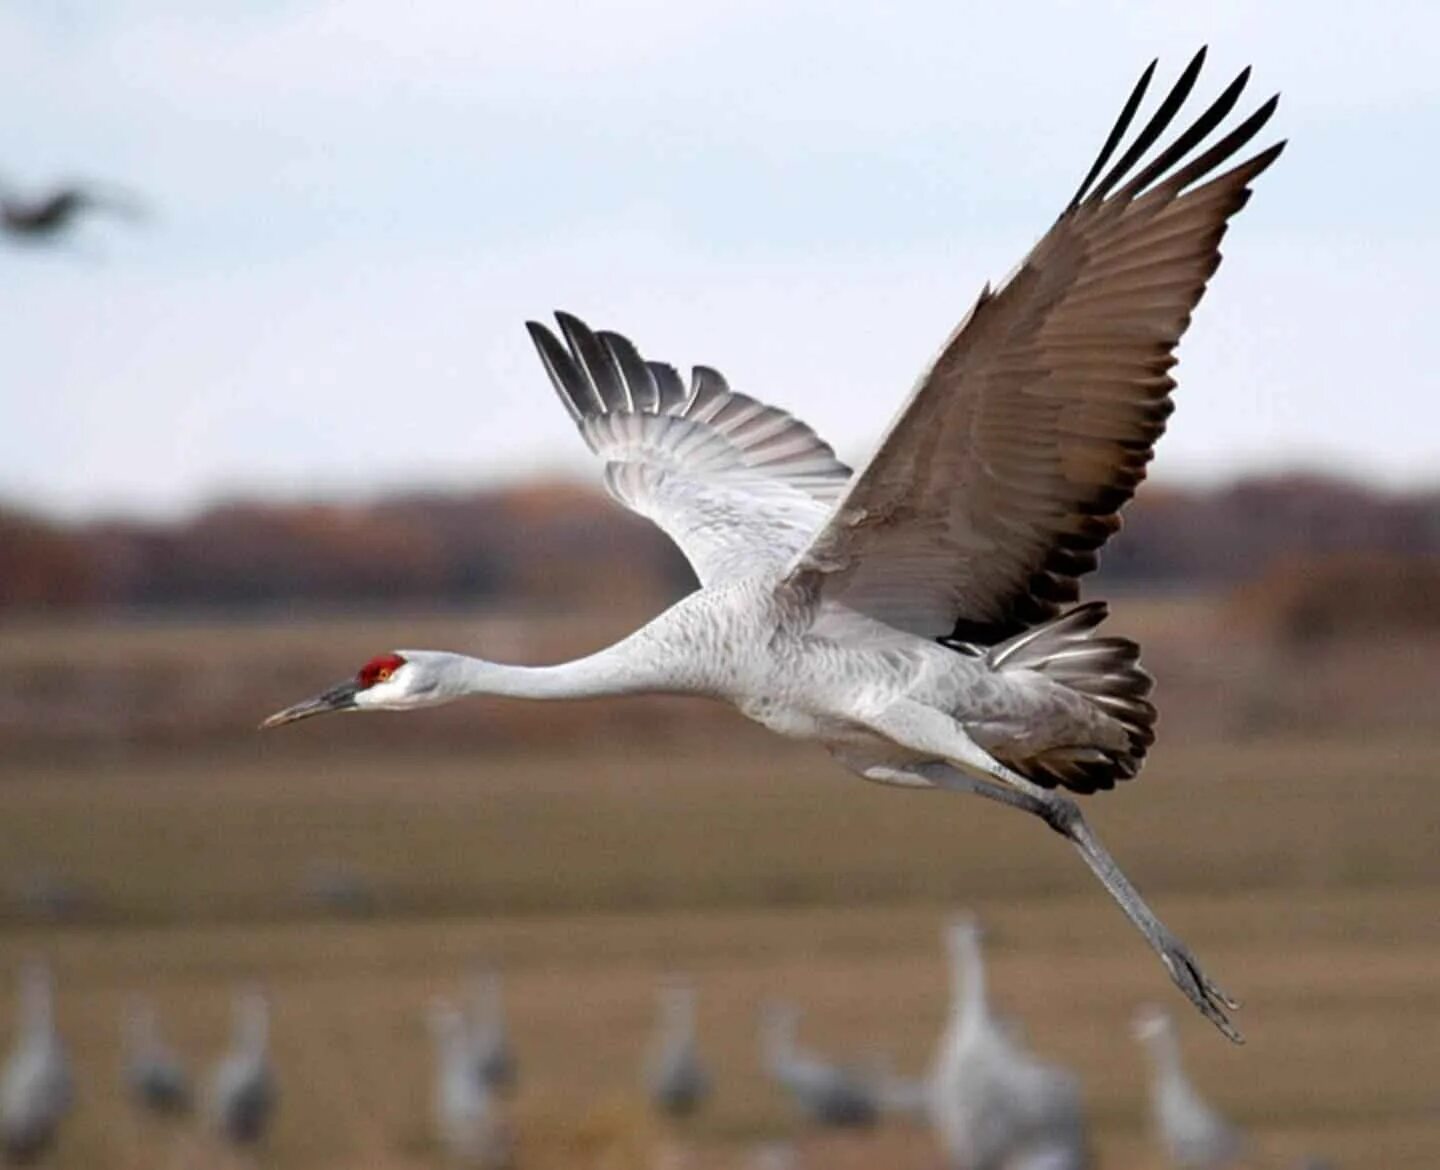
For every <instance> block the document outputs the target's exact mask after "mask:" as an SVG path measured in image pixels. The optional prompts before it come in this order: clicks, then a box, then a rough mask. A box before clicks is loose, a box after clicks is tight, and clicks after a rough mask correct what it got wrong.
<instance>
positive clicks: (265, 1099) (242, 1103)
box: [207, 990, 279, 1146]
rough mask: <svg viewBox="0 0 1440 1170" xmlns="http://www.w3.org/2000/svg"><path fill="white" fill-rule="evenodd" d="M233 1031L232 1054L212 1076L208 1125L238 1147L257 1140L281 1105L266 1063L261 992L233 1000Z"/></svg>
mask: <svg viewBox="0 0 1440 1170" xmlns="http://www.w3.org/2000/svg"><path fill="white" fill-rule="evenodd" d="M234 1012H235V1033H234V1037H233V1039H232V1042H231V1047H230V1051H229V1052H228V1053H226V1054H225V1056H224V1057H223V1058H222V1059H221V1060H220V1063H219V1064H217V1065H216V1066H215V1070H214V1072H213V1073H212V1074H211V1077H210V1092H209V1098H208V1110H207V1112H208V1114H209V1117H210V1124H211V1126H212V1127H213V1128H214V1130H215V1132H216V1133H218V1134H219V1135H220V1136H221V1137H222V1138H224V1139H225V1140H226V1141H228V1142H230V1143H231V1144H232V1145H237V1146H251V1145H255V1144H256V1143H257V1142H259V1141H260V1140H261V1139H262V1138H263V1137H264V1136H265V1133H266V1131H267V1130H268V1129H269V1128H270V1123H271V1121H273V1120H274V1117H275V1109H276V1107H277V1105H278V1104H279V1089H278V1086H277V1084H276V1080H275V1071H274V1069H273V1068H272V1067H271V1065H270V1005H269V1002H268V1001H267V1000H266V998H265V996H264V994H263V993H261V992H259V991H255V990H250V991H245V992H242V993H241V994H240V995H238V996H237V997H236V999H235V1007H234Z"/></svg>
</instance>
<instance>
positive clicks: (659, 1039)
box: [645, 982, 710, 1117]
mask: <svg viewBox="0 0 1440 1170" xmlns="http://www.w3.org/2000/svg"><path fill="white" fill-rule="evenodd" d="M659 1007H660V1013H659V1019H658V1021H657V1028H656V1033H655V1039H654V1041H653V1042H652V1047H651V1050H650V1056H649V1059H648V1060H647V1061H646V1064H645V1082H646V1086H647V1087H648V1089H649V1091H650V1100H651V1102H653V1104H654V1106H655V1108H656V1109H657V1110H659V1111H660V1112H661V1113H664V1114H666V1115H667V1116H669V1117H689V1116H690V1114H692V1113H694V1112H695V1111H696V1110H697V1109H699V1108H700V1106H701V1105H703V1104H704V1103H705V1099H706V1098H707V1097H708V1096H709V1095H710V1074H709V1072H707V1071H706V1068H705V1064H704V1062H703V1061H702V1060H701V1059H700V1049H699V1045H698V1044H697V1042H696V1039H695V988H694V987H692V986H690V984H688V983H681V982H671V983H666V984H664V985H662V986H661V988H660V1002H659Z"/></svg>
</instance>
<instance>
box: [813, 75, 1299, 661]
mask: <svg viewBox="0 0 1440 1170" xmlns="http://www.w3.org/2000/svg"><path fill="white" fill-rule="evenodd" d="M1203 61H1204V51H1203V50H1202V51H1201V53H1200V54H1198V55H1197V56H1196V57H1195V59H1194V60H1193V61H1191V63H1190V65H1189V66H1188V67H1187V68H1186V70H1185V71H1184V72H1183V73H1182V75H1181V77H1180V79H1179V81H1177V83H1176V84H1175V86H1174V87H1173V88H1172V89H1171V91H1170V92H1169V94H1168V95H1167V96H1166V97H1165V99H1164V100H1163V101H1162V102H1161V104H1160V106H1159V108H1158V109H1157V110H1156V112H1155V114H1154V115H1152V116H1151V118H1150V119H1149V121H1148V122H1147V123H1146V124H1145V125H1144V127H1143V128H1142V129H1141V130H1140V132H1139V133H1138V135H1137V137H1136V139H1135V141H1134V143H1133V144H1132V145H1131V146H1130V147H1129V148H1128V149H1127V150H1125V152H1124V153H1123V154H1122V155H1121V157H1120V159H1119V161H1117V162H1116V163H1115V164H1114V165H1113V166H1111V167H1110V168H1109V170H1108V171H1107V170H1106V169H1105V168H1106V166H1107V164H1108V163H1109V160H1110V156H1111V155H1112V154H1113V153H1114V151H1115V150H1116V148H1117V147H1118V146H1119V144H1120V142H1121V141H1122V140H1123V139H1124V137H1125V134H1126V133H1127V131H1128V130H1129V127H1130V123H1131V121H1132V120H1133V118H1134V116H1135V113H1136V111H1137V110H1138V108H1139V106H1140V103H1141V99H1142V98H1143V96H1144V93H1145V89H1146V87H1147V86H1148V84H1149V81H1150V78H1151V76H1152V74H1153V71H1154V64H1153V63H1152V64H1151V66H1150V68H1148V69H1147V70H1146V71H1145V73H1144V75H1143V76H1142V77H1141V79H1140V83H1139V84H1138V85H1137V86H1136V87H1135V89H1134V91H1132V93H1131V95H1130V98H1129V100H1128V101H1127V102H1126V104H1125V108H1124V109H1123V110H1122V112H1121V115H1120V118H1119V120H1118V121H1117V122H1116V124H1115V127H1114V129H1112V131H1111V133H1110V135H1109V137H1108V138H1107V140H1106V142H1105V145H1104V147H1103V148H1102V149H1101V152H1100V155H1099V157H1098V158H1097V159H1096V161H1095V164H1094V165H1093V166H1092V167H1091V168H1090V171H1089V173H1088V174H1087V175H1086V178H1085V182H1084V183H1082V184H1081V186H1080V189H1079V191H1078V192H1077V194H1076V196H1075V198H1074V199H1073V200H1072V201H1071V203H1070V205H1069V206H1068V207H1067V208H1066V210H1065V211H1064V212H1063V213H1062V214H1061V216H1060V218H1059V219H1058V220H1057V221H1056V223H1055V225H1054V226H1053V227H1052V228H1051V229H1050V231H1049V232H1048V233H1047V234H1046V235H1045V236H1044V238H1042V239H1041V241H1040V242H1039V243H1038V244H1037V245H1036V246H1035V247H1034V248H1033V249H1032V250H1031V252H1030V254H1029V256H1027V257H1026V259H1025V261H1024V262H1023V263H1022V264H1021V265H1020V267H1019V268H1018V269H1017V270H1016V271H1015V273H1014V274H1013V275H1012V276H1011V277H1010V278H1009V280H1007V281H1006V283H1005V284H1004V285H1003V286H1002V287H1001V288H1000V289H998V290H997V291H995V292H993V293H992V292H991V291H990V290H989V289H988V288H986V290H985V291H983V292H982V293H981V295H980V298H979V300H978V301H977V302H976V304H975V306H974V308H972V309H971V311H970V313H969V315H968V316H967V317H966V318H965V320H964V321H962V323H961V325H960V327H959V328H958V329H957V330H956V331H955V333H954V334H952V336H951V337H950V339H949V341H948V342H947V343H946V345H945V348H944V349H943V350H942V352H941V354H940V356H939V357H938V358H937V359H936V361H935V363H934V364H933V365H932V366H931V368H930V369H929V370H928V371H927V372H926V374H925V376H924V377H923V378H922V379H921V381H920V384H919V386H918V387H917V388H916V390H915V392H914V393H913V394H912V395H911V397H910V400H909V401H908V402H907V403H906V405H905V407H904V409H903V410H902V411H901V413H900V415H899V416H898V417H897V418H896V420H895V422H894V423H892V425H891V428H890V430H889V432H888V433H887V435H886V436H885V438H884V439H883V440H882V442H881V445H880V448H879V450H878V451H877V452H876V454H875V456H874V457H873V458H872V459H871V461H870V463H869V464H868V465H867V466H866V468H865V469H864V470H863V471H862V472H861V473H860V474H859V475H857V476H856V477H855V479H853V480H852V481H851V484H850V486H849V489H848V491H847V493H846V495H845V498H844V499H843V500H842V501H840V503H839V504H837V506H836V509H835V511H834V513H833V515H832V516H831V517H830V519H829V521H828V522H827V524H826V525H825V527H824V529H823V530H822V531H821V532H820V533H819V535H818V536H817V537H816V539H815V542H814V543H813V544H812V545H811V546H810V547H809V548H808V549H806V550H805V552H804V553H802V554H801V556H799V557H798V558H797V559H796V562H795V563H794V565H793V566H792V569H791V573H790V575H789V579H790V580H791V581H792V583H797V584H804V585H806V586H808V587H810V588H818V589H819V590H820V592H821V596H822V598H823V599H825V600H828V601H833V602H837V603H839V604H840V605H843V606H846V607H848V608H851V609H855V610H859V611H860V612H862V613H865V614H867V615H868V616H870V617H872V618H876V619H878V620H880V621H883V622H886V623H888V624H890V625H893V626H896V627H898V628H900V629H904V630H909V631H911V632H912V633H916V634H923V635H927V636H931V637H938V636H942V635H945V634H947V633H948V634H951V635H952V636H954V637H956V638H959V639H960V640H962V641H971V642H980V643H984V644H987V645H988V644H993V643H994V642H996V641H999V640H1001V639H1003V638H1006V637H1009V636H1012V635H1014V634H1015V633H1017V632H1019V631H1021V630H1023V629H1025V628H1027V627H1029V626H1031V625H1033V624H1035V623H1037V622H1040V621H1043V620H1046V619H1048V618H1051V617H1053V616H1055V615H1056V614H1058V613H1059V612H1061V610H1062V608H1063V607H1064V606H1066V605H1067V604H1069V603H1071V602H1073V601H1074V600H1075V599H1076V597H1078V595H1079V583H1078V578H1079V577H1080V576H1082V575H1083V574H1085V573H1087V572H1089V571H1090V570H1092V569H1093V568H1095V566H1096V564H1097V562H1098V557H1097V553H1098V550H1099V548H1100V547H1101V545H1103V544H1104V543H1105V541H1106V540H1107V539H1108V538H1109V536H1110V535H1111V534H1112V533H1113V532H1114V531H1115V530H1116V529H1117V528H1118V527H1119V524H1120V520H1119V515H1118V513H1119V510H1120V508H1121V507H1122V506H1123V505H1124V504H1125V503H1126V501H1128V500H1129V498H1130V496H1131V495H1132V494H1133V493H1134V491H1135V489H1136V487H1137V486H1138V485H1139V483H1140V481H1141V480H1142V479H1143V478H1144V477H1145V468H1146V465H1147V464H1148V463H1149V461H1150V458H1151V455H1152V452H1153V449H1154V445H1155V442H1156V440H1157V439H1158V438H1159V437H1160V434H1161V433H1162V432H1163V430H1164V429H1165V420H1166V418H1167V417H1168V416H1169V414H1170V411H1171V409H1172V405H1171V401H1170V391H1171V389H1172V388H1173V386H1174V384H1175V383H1174V379H1173V378H1171V377H1170V375H1169V370H1170V368H1171V367H1172V366H1173V365H1174V363H1175V358H1174V355H1173V350H1174V348H1175V345H1176V343H1177V342H1178V341H1179V339H1180V337H1181V335H1182V334H1183V333H1184V331H1185V329H1186V327H1187V326H1188V325H1189V322H1190V313H1191V310H1193V308H1194V307H1195V305H1196V303H1197V302H1198V301H1199V300H1200V297H1201V295H1202V293H1203V292H1204V290H1205V284H1206V281H1207V280H1208V279H1209V277H1210V276H1211V274H1212V273H1213V272H1214V271H1215V268H1216V267H1217V266H1218V264H1219V263H1220V251H1219V243H1220V239H1221V237H1222V236H1223V235H1224V233H1225V230H1226V225H1227V222H1228V220H1229V218H1230V217H1231V216H1232V215H1234V214H1235V213H1236V212H1237V211H1239V210H1240V208H1241V207H1243V206H1244V204H1245V202H1246V200H1247V199H1248V198H1249V194H1250V191H1249V184H1250V182H1251V181H1252V180H1253V179H1254V178H1255V177H1256V176H1257V175H1259V174H1260V173H1261V172H1262V171H1263V170H1265V168H1266V167H1268V166H1269V165H1270V164H1271V163H1272V162H1273V161H1274V160H1275V158H1276V157H1277V156H1278V155H1279V153H1280V150H1281V149H1282V147H1283V146H1284V143H1278V144H1276V145H1274V146H1271V147H1269V148H1268V149H1266V150H1263V151H1261V152H1259V153H1258V154H1256V155H1254V156H1253V157H1251V158H1249V159H1247V160H1245V161H1243V162H1241V163H1239V164H1238V165H1235V166H1233V167H1232V168H1231V169H1230V170H1228V171H1225V172H1223V173H1222V174H1220V175H1218V176H1216V177H1214V178H1209V176H1210V174H1211V172H1212V171H1214V170H1215V169H1216V168H1218V167H1220V166H1222V165H1223V164H1225V163H1226V162H1227V161H1229V160H1230V159H1231V158H1232V157H1233V156H1234V155H1235V154H1236V153H1237V152H1238V151H1239V150H1241V149H1242V148H1243V147H1244V146H1245V145H1246V144H1247V143H1248V142H1249V141H1250V140H1251V139H1252V138H1253V137H1254V136H1255V135H1256V134H1257V133H1258V132H1259V130H1260V128H1261V127H1262V126H1264V125H1265V123H1266V121H1267V120H1268V119H1269V118H1270V116H1271V114H1273V113H1274V110H1275V106H1276V99H1273V98H1272V99H1271V100H1270V101H1268V102H1266V103H1264V104H1263V105H1262V106H1261V107H1260V108H1259V109H1257V110H1256V111H1255V113H1253V114H1252V115H1251V116H1250V117H1248V118H1246V119H1245V120H1244V121H1243V122H1242V123H1241V124H1240V125H1238V126H1237V127H1236V128H1235V129H1234V130H1232V131H1231V132H1230V133H1228V134H1226V135H1225V136H1224V137H1223V138H1221V139H1220V140H1219V141H1218V142H1216V143H1215V144H1214V145H1213V146H1211V147H1210V148H1209V149H1207V150H1205V151H1203V152H1202V153H1200V154H1199V155H1197V156H1195V157H1194V158H1193V159H1190V160H1189V161H1188V162H1187V161H1186V159H1187V156H1188V155H1189V154H1190V152H1191V151H1192V150H1194V149H1195V148H1196V147H1197V146H1198V145H1199V143H1200V142H1201V140H1202V139H1204V138H1205V137H1206V136H1207V135H1208V134H1209V133H1210V132H1211V131H1212V130H1213V129H1215V128H1216V127H1217V126H1218V125H1219V124H1220V123H1221V122H1222V121H1223V120H1224V118H1225V117H1226V115H1228V114H1229V113H1230V111H1231V110H1232V109H1233V108H1234V106H1235V104H1236V102H1237V101H1238V100H1239V97H1240V93H1241V91H1242V90H1243V88H1244V85H1245V82H1246V80H1247V78H1248V71H1246V72H1245V73H1242V74H1240V76H1239V77H1237V78H1236V79H1235V81H1234V82H1232V83H1231V84H1230V85H1229V86H1228V87H1227V88H1226V89H1225V90H1224V92H1222V93H1221V95H1220V96H1219V97H1218V98H1217V99H1216V100H1215V101H1214V102H1213V103H1212V104H1211V105H1210V106H1209V107H1208V108H1207V109H1206V110H1205V111H1204V113H1202V114H1201V115H1200V117H1199V118H1198V119H1196V120H1195V121H1194V122H1193V123H1192V124H1191V125H1190V126H1189V127H1188V128H1186V129H1185V130H1184V131H1183V132H1182V133H1180V134H1179V135H1178V136H1177V137H1176V138H1175V140H1174V141H1173V142H1172V143H1171V144H1170V145H1169V146H1168V147H1166V148H1165V149H1163V150H1161V151H1160V152H1159V154H1158V155H1157V156H1156V157H1155V158H1154V160H1153V161H1152V162H1151V163H1149V164H1148V165H1147V166H1145V167H1143V168H1142V169H1141V170H1140V171H1139V172H1138V173H1134V174H1133V176H1132V171H1134V168H1135V167H1136V166H1137V164H1139V162H1140V159H1141V157H1142V156H1143V155H1144V154H1145V153H1146V151H1148V150H1149V148H1150V147H1151V145H1153V144H1154V143H1155V142H1156V141H1157V140H1158V139H1159V138H1160V136H1161V135H1162V134H1163V133H1164V132H1165V131H1166V130H1167V129H1168V128H1169V127H1170V125H1171V123H1172V121H1173V120H1174V118H1175V116H1176V115H1177V113H1178V112H1179V109H1180V107H1181V105H1182V104H1183V103H1184V100H1185V98H1186V97H1187V96H1188V95H1189V93H1190V91H1191V89H1192V87H1193V86H1194V83H1195V79H1196V77H1197V76H1198V74H1199V71H1200V66H1201V64H1202V63H1203ZM1182 163H1183V165H1181V164H1182ZM1177 167H1178V169H1176V168H1177ZM1102 172H1104V173H1103V177H1101V178H1100V179H1099V181H1098V182H1097V181H1096V176H1097V175H1101V173H1102ZM1201 180H1207V181H1204V182H1203V183H1202V182H1201ZM1122 183H1123V184H1124V185H1123V186H1121V184H1122ZM1197 184H1199V185H1197Z"/></svg>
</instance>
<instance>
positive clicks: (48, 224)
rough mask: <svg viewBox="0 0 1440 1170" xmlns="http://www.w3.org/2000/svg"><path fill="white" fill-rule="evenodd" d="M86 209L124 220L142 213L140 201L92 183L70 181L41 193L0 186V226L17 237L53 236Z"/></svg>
mask: <svg viewBox="0 0 1440 1170" xmlns="http://www.w3.org/2000/svg"><path fill="white" fill-rule="evenodd" d="M89 211H103V212H110V213H113V214H117V215H121V216H124V217H125V218H127V219H139V218H140V217H141V216H142V215H143V209H142V207H141V205H140V202H139V201H138V200H137V199H135V198H134V197H133V196H131V195H128V194H126V193H124V192H122V191H114V190H107V189H105V188H101V187H98V186H94V185H82V184H77V183H71V184H67V185H64V186H59V187H55V188H53V189H51V190H49V191H47V192H45V193H44V194H42V195H23V194H21V193H19V192H17V191H14V190H11V189H9V188H0V227H3V228H4V229H5V231H6V232H7V233H8V234H9V235H11V236H13V237H15V238H17V239H21V240H27V241H42V240H50V239H53V238H55V237H56V236H59V235H60V234H61V233H62V232H64V231H65V230H66V229H68V228H69V227H71V226H72V225H73V224H74V222H75V221H76V220H77V219H78V218H79V217H80V216H81V215H84V214H85V213H86V212H89Z"/></svg>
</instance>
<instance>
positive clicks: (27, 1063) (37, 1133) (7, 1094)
mask: <svg viewBox="0 0 1440 1170" xmlns="http://www.w3.org/2000/svg"><path fill="white" fill-rule="evenodd" d="M73 1099H74V1086H73V1083H72V1081H71V1077H70V1060H69V1058H68V1057H67V1056H66V1054H65V1046H64V1045H63V1044H62V1043H61V1040H60V1034H59V1032H58V1031H57V1030H56V1028H55V987H54V980H53V979H52V977H51V975H50V969H49V967H47V966H46V965H45V964H43V963H41V962H38V961H35V962H30V963H27V964H26V965H25V966H24V968H23V969H22V970H21V972H20V1026H19V1031H18V1033H17V1035H16V1037H15V1044H14V1046H13V1047H12V1048H11V1049H10V1056H9V1058H8V1059H7V1060H6V1061H5V1068H4V1071H3V1073H0V1147H3V1150H4V1154H5V1160H6V1161H7V1162H13V1163H16V1164H22V1163H26V1162H31V1161H34V1160H35V1159H36V1158H38V1157H40V1155H41V1154H43V1153H44V1152H45V1151H46V1150H48V1149H49V1148H50V1147H51V1146H52V1145H53V1144H54V1142H55V1138H56V1135H57V1134H58V1132H59V1129H60V1123H61V1121H62V1120H63V1119H64V1117H65V1115H66V1114H67V1113H68V1112H69V1111H70V1106H71V1104H72V1103H73Z"/></svg>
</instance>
